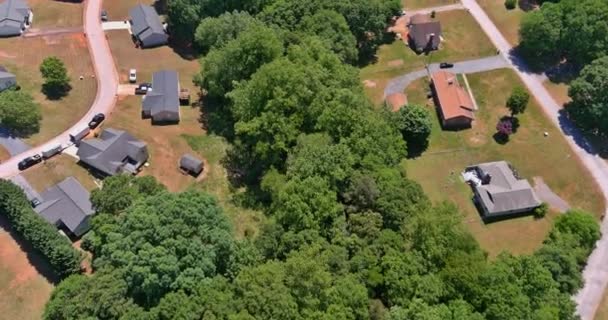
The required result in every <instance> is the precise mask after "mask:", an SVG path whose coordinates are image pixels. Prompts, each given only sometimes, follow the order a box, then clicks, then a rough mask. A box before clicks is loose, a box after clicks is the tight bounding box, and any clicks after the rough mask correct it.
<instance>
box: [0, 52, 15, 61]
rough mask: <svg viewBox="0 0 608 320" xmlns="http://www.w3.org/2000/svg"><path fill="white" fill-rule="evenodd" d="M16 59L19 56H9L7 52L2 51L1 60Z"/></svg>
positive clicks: (0, 53)
mask: <svg viewBox="0 0 608 320" xmlns="http://www.w3.org/2000/svg"><path fill="white" fill-rule="evenodd" d="M16 57H17V55H15V54H9V53H7V52H6V51H1V50H0V58H6V59H14V58H16Z"/></svg>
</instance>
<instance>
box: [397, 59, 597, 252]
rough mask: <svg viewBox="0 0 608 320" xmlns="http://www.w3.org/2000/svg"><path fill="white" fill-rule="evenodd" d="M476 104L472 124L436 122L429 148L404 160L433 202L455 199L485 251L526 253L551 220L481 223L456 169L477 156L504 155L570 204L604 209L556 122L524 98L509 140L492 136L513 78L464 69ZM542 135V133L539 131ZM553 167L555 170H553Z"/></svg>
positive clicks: (487, 158) (488, 158)
mask: <svg viewBox="0 0 608 320" xmlns="http://www.w3.org/2000/svg"><path fill="white" fill-rule="evenodd" d="M467 78H468V80H469V84H470V85H471V89H472V90H473V93H474V95H475V98H476V100H477V103H478V104H479V108H480V110H479V111H478V112H477V114H476V117H477V120H476V122H475V124H474V126H473V128H472V129H468V130H464V131H460V132H449V131H441V129H440V126H439V122H438V121H437V120H436V121H435V126H434V128H433V133H432V136H431V142H430V147H429V149H428V150H427V152H426V153H424V154H423V155H422V156H421V157H420V158H417V159H414V160H409V161H407V169H408V173H409V175H410V177H412V178H413V179H415V180H416V181H418V182H420V183H421V184H422V186H423V187H424V190H425V191H426V192H427V193H428V195H429V196H430V197H431V198H432V199H433V200H435V201H442V200H450V201H453V202H454V203H456V204H457V205H458V206H459V207H460V208H461V210H462V211H463V214H464V216H465V218H464V220H465V223H466V225H467V226H468V227H469V230H470V231H471V232H472V233H473V234H474V236H475V237H476V238H477V240H478V241H479V243H480V244H481V246H482V247H483V248H484V249H485V250H487V251H488V252H489V253H490V255H491V256H495V255H496V254H498V253H500V252H501V251H503V250H508V251H510V252H513V253H516V254H519V253H529V252H532V251H533V250H534V249H536V248H537V247H538V246H539V245H540V244H541V242H542V240H543V239H544V237H545V236H546V233H547V232H548V230H549V229H550V227H551V221H552V218H553V217H554V216H555V214H554V213H551V214H550V215H549V216H548V218H545V219H542V220H534V219H533V218H532V217H526V218H518V219H511V220H507V221H502V222H497V223H493V224H489V225H484V224H483V223H482V221H481V219H480V217H479V214H478V213H477V210H476V209H475V207H474V206H473V204H472V202H471V197H472V192H471V190H470V188H469V187H468V186H467V185H466V184H465V183H464V182H463V181H462V179H461V177H460V172H461V171H462V170H463V169H464V168H465V167H466V166H467V165H471V164H475V163H480V162H487V161H496V160H506V161H508V162H510V163H511V164H512V165H513V166H514V167H515V168H516V169H517V170H518V171H519V172H520V174H521V175H522V176H523V177H525V178H528V179H530V181H531V179H532V177H535V176H540V177H542V178H543V179H544V181H545V182H546V183H547V184H548V185H549V186H550V187H551V189H552V190H553V191H554V192H556V193H557V194H558V195H560V196H561V197H562V198H564V199H565V200H567V201H568V202H569V203H570V204H571V205H572V206H574V207H581V208H584V209H586V210H590V211H592V212H593V213H595V214H597V215H598V217H599V216H600V215H601V212H603V210H604V209H603V208H604V203H603V197H602V196H601V194H600V193H599V191H598V188H597V186H596V185H595V184H594V183H593V182H592V181H593V180H592V179H591V177H590V175H589V174H588V172H587V171H586V170H585V169H584V167H583V166H582V165H581V164H580V163H579V161H578V160H577V159H576V157H575V156H574V154H573V153H572V151H571V150H570V148H569V147H568V145H567V143H566V141H565V140H564V138H563V137H562V135H561V133H560V131H559V129H558V128H556V127H554V126H553V125H552V124H551V122H550V121H549V120H548V119H547V118H546V117H545V116H544V114H543V113H542V110H541V109H540V107H539V106H538V105H537V104H536V103H535V102H534V101H531V103H530V105H529V106H528V110H527V111H526V113H525V114H523V115H521V116H519V119H520V124H521V126H520V128H519V130H518V131H517V133H516V134H514V135H513V136H512V137H511V140H510V141H509V142H508V143H507V144H505V145H500V144H498V143H496V142H495V141H494V139H493V137H492V136H493V134H494V133H495V125H496V122H497V121H498V119H499V118H500V117H501V116H504V115H507V114H508V111H507V109H506V108H505V107H504V105H505V101H506V99H507V97H508V95H509V93H510V91H511V90H512V88H513V87H514V86H516V85H520V80H519V78H518V77H517V75H516V74H515V73H514V72H513V71H512V70H509V69H502V70H496V71H491V72H484V73H478V74H470V75H467ZM545 131H546V132H548V133H549V136H548V137H544V136H543V132H545ZM556 168H559V170H556Z"/></svg>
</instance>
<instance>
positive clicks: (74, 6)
mask: <svg viewBox="0 0 608 320" xmlns="http://www.w3.org/2000/svg"><path fill="white" fill-rule="evenodd" d="M112 2H120V1H112ZM27 3H28V4H29V5H30V7H31V8H32V12H33V13H34V22H33V23H32V30H35V29H44V28H49V27H51V28H56V27H78V26H82V16H83V11H84V4H83V2H70V1H57V0H28V1H27Z"/></svg>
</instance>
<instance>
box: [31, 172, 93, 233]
mask: <svg viewBox="0 0 608 320" xmlns="http://www.w3.org/2000/svg"><path fill="white" fill-rule="evenodd" d="M41 197H42V200H41V201H42V203H41V204H40V205H38V206H37V207H36V208H35V210H36V212H38V213H39V214H40V215H41V216H42V217H44V218H45V219H46V220H47V221H48V222H50V223H52V224H57V223H58V222H61V223H62V224H64V225H65V226H66V227H67V228H68V229H69V230H70V231H71V232H72V233H74V234H75V235H77V236H80V235H81V234H82V233H84V232H86V230H82V229H79V226H80V225H81V224H82V222H83V221H85V220H86V219H87V217H88V216H90V215H92V214H93V213H94V212H95V210H93V206H92V204H91V201H90V200H89V199H90V194H89V192H88V191H87V190H86V189H85V188H84V187H83V186H82V185H81V184H80V183H79V182H78V180H76V179H74V177H68V178H67V179H65V180H63V181H61V182H59V183H58V184H56V185H54V186H52V187H50V188H48V189H47V190H45V191H44V192H43V193H42V194H41Z"/></svg>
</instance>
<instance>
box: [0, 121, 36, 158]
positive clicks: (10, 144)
mask: <svg viewBox="0 0 608 320" xmlns="http://www.w3.org/2000/svg"><path fill="white" fill-rule="evenodd" d="M0 145H2V146H3V147H4V149H6V151H8V153H10V154H11V156H15V155H18V154H20V153H22V152H25V151H27V150H29V149H30V148H31V147H30V146H29V145H28V144H27V143H25V142H23V140H21V139H19V138H17V137H15V136H13V135H11V133H10V131H9V130H8V129H6V128H0Z"/></svg>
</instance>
